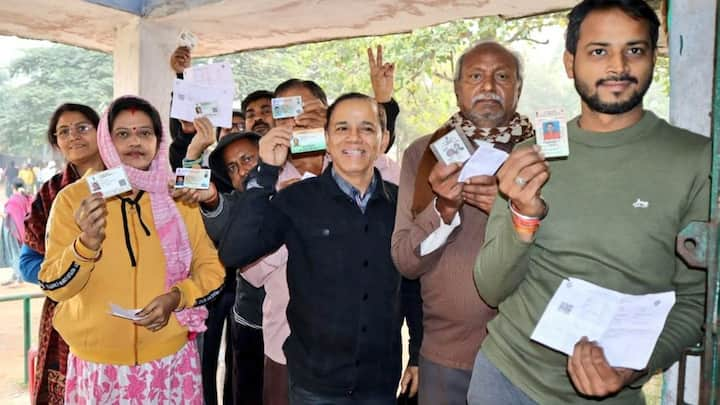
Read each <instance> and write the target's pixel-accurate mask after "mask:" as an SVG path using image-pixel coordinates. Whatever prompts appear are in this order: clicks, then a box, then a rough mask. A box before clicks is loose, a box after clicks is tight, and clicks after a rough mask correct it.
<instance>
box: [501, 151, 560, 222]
mask: <svg viewBox="0 0 720 405" xmlns="http://www.w3.org/2000/svg"><path fill="white" fill-rule="evenodd" d="M497 177H498V184H499V187H500V192H502V193H503V194H505V195H506V196H508V197H509V198H510V199H511V200H512V202H513V205H514V206H515V209H517V211H518V212H519V213H520V214H523V215H526V216H529V217H540V216H542V214H543V213H544V212H545V203H544V202H543V201H542V199H541V198H540V190H541V189H542V186H543V185H544V184H545V182H546V181H547V180H548V179H549V178H550V167H549V166H548V164H547V162H546V161H545V157H544V156H543V154H542V153H541V152H540V147H539V146H537V145H533V146H532V147H523V148H517V149H515V150H513V151H512V153H511V154H510V156H509V157H508V159H507V160H506V161H505V163H504V164H503V165H502V167H501V168H500V170H498V173H497Z"/></svg>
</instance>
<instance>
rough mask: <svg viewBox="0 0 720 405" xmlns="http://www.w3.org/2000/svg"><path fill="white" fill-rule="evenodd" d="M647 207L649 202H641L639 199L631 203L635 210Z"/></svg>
mask: <svg viewBox="0 0 720 405" xmlns="http://www.w3.org/2000/svg"><path fill="white" fill-rule="evenodd" d="M649 206H650V203H649V202H647V201H643V200H641V199H639V198H638V199H637V200H635V202H634V203H633V207H635V208H647V207H649Z"/></svg>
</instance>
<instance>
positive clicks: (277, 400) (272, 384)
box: [263, 356, 290, 405]
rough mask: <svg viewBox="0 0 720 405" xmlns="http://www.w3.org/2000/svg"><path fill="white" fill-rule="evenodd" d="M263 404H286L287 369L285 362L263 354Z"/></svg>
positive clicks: (287, 402) (287, 401) (287, 400)
mask: <svg viewBox="0 0 720 405" xmlns="http://www.w3.org/2000/svg"><path fill="white" fill-rule="evenodd" d="M264 374H265V375H264V379H263V405H288V404H289V403H290V402H289V399H288V371H287V366H286V365H285V364H280V363H276V362H274V361H273V360H272V359H271V358H270V357H268V356H265V373H264Z"/></svg>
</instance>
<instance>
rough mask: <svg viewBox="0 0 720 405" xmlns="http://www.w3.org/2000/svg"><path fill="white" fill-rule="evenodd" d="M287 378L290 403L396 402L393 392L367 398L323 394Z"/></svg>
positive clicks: (361, 404) (360, 404) (388, 404)
mask: <svg viewBox="0 0 720 405" xmlns="http://www.w3.org/2000/svg"><path fill="white" fill-rule="evenodd" d="M288 380H289V381H290V382H289V384H290V388H289V391H290V395H289V396H290V404H291V405H395V404H396V402H397V399H395V395H394V393H393V394H387V395H378V396H374V397H369V398H368V397H366V398H358V397H356V396H353V395H347V396H343V395H340V396H335V395H323V394H318V393H316V392H312V391H309V390H306V389H305V388H303V387H300V386H299V385H297V384H294V383H293V381H292V379H288Z"/></svg>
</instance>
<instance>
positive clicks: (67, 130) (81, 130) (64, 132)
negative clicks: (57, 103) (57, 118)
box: [55, 122, 94, 139]
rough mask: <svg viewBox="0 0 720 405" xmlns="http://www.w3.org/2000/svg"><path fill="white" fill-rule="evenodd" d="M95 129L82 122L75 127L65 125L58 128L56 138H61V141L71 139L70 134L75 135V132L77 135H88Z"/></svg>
mask: <svg viewBox="0 0 720 405" xmlns="http://www.w3.org/2000/svg"><path fill="white" fill-rule="evenodd" d="M93 128H94V127H93V126H92V125H90V124H88V123H85V122H82V123H79V124H75V125H63V126H61V127H60V128H57V129H56V130H55V137H57V138H61V139H67V138H69V137H70V134H72V133H73V130H74V131H75V133H76V134H78V135H80V136H84V135H87V134H88V133H89V132H90V130H91V129H93Z"/></svg>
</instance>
